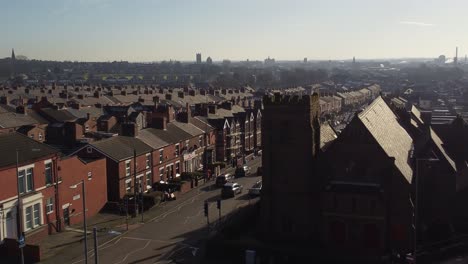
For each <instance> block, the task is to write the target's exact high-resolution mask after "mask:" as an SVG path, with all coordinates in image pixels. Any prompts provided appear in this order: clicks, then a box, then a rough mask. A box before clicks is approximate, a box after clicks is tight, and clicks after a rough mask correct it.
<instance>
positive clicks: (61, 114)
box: [41, 108, 78, 122]
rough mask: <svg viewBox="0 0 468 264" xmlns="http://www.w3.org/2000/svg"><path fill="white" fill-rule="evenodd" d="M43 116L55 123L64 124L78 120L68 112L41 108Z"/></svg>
mask: <svg viewBox="0 0 468 264" xmlns="http://www.w3.org/2000/svg"><path fill="white" fill-rule="evenodd" d="M41 111H42V112H43V113H44V114H45V115H47V116H48V117H50V118H52V119H53V120H55V121H57V122H66V121H75V120H76V119H78V118H77V117H76V116H74V115H73V114H72V113H70V112H68V111H67V110H55V109H52V108H43V109H42V110H41Z"/></svg>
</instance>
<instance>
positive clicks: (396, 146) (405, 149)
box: [358, 96, 413, 182]
mask: <svg viewBox="0 0 468 264" xmlns="http://www.w3.org/2000/svg"><path fill="white" fill-rule="evenodd" d="M358 118H359V119H360V120H361V122H362V123H363V124H364V126H365V127H366V128H367V130H368V131H369V132H370V133H371V135H372V136H373V137H374V138H375V140H376V141H377V143H378V144H379V145H380V146H381V147H382V149H383V150H384V151H385V153H386V154H387V155H388V156H389V157H393V158H395V165H396V167H397V168H398V169H399V170H400V172H401V173H402V174H403V176H404V177H405V178H406V180H407V181H408V182H411V179H412V175H413V169H412V168H411V166H410V164H409V163H408V159H409V154H410V152H411V150H412V147H413V140H412V138H411V137H410V135H409V134H408V133H407V132H406V130H405V129H404V128H403V127H402V126H401V125H400V124H399V123H398V120H397V117H396V116H395V114H393V112H392V110H391V109H390V108H389V107H388V105H387V104H386V103H385V101H384V100H383V99H382V97H380V96H379V97H378V98H377V99H375V100H374V101H373V102H372V103H371V104H370V105H369V106H368V107H367V108H366V109H364V111H362V112H361V113H359V114H358Z"/></svg>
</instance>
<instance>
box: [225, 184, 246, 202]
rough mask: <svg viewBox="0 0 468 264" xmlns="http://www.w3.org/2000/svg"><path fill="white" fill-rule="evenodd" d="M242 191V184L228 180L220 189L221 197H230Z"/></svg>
mask: <svg viewBox="0 0 468 264" xmlns="http://www.w3.org/2000/svg"><path fill="white" fill-rule="evenodd" d="M239 193H242V185H240V184H238V183H235V182H228V183H226V184H225V185H224V186H223V189H221V198H223V199H224V198H230V197H234V196H236V194H239Z"/></svg>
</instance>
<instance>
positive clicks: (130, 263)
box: [128, 254, 162, 264]
mask: <svg viewBox="0 0 468 264" xmlns="http://www.w3.org/2000/svg"><path fill="white" fill-rule="evenodd" d="M161 255H162V254H156V255H153V256H149V257H146V258H141V259H137V260H134V261H132V262H128V264H137V263H141V262H144V261H146V260H150V259H154V258H157V257H159V256H161Z"/></svg>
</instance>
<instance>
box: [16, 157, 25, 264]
mask: <svg viewBox="0 0 468 264" xmlns="http://www.w3.org/2000/svg"><path fill="white" fill-rule="evenodd" d="M18 157H19V151H18V149H16V188H17V191H18V201H17V203H18V204H17V207H16V218H17V219H16V220H17V228H16V232H17V238H18V247H19V249H20V257H21V260H20V263H21V264H24V252H23V246H24V245H20V241H23V244H24V236H23V234H22V228H21V206H20V195H21V194H20V184H19V158H18ZM23 177H24V178H26V175H24V176H23Z"/></svg>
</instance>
